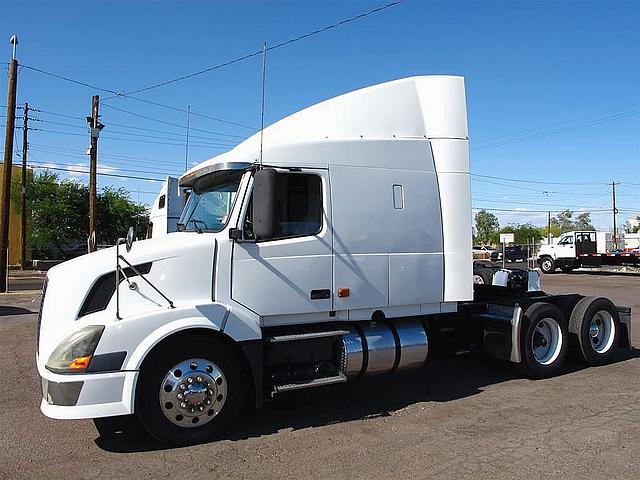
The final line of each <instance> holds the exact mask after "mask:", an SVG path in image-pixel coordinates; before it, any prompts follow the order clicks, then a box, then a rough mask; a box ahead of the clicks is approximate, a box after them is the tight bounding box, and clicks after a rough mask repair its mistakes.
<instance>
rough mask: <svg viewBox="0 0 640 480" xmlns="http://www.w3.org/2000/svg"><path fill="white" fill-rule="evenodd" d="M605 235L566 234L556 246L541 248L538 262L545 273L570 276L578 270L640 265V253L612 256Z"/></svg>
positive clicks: (602, 233) (613, 254)
mask: <svg viewBox="0 0 640 480" xmlns="http://www.w3.org/2000/svg"><path fill="white" fill-rule="evenodd" d="M608 243H609V242H608V241H607V237H606V234H605V232H595V231H588V230H586V231H575V232H566V233H563V234H562V235H561V236H560V238H559V239H558V242H557V243H556V244H554V245H542V247H540V251H539V252H538V257H537V263H538V265H539V266H540V270H542V273H554V272H555V271H556V269H558V268H559V269H560V270H562V271H563V272H564V273H569V272H571V271H572V270H573V269H575V268H582V267H592V268H595V267H602V266H630V267H637V266H639V265H640V253H623V252H619V253H610V252H608V251H607V250H608V249H607V245H608Z"/></svg>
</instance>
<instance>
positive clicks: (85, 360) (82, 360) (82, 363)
mask: <svg viewBox="0 0 640 480" xmlns="http://www.w3.org/2000/svg"><path fill="white" fill-rule="evenodd" d="M90 361H91V355H89V356H88V357H78V358H74V359H73V361H72V362H71V363H70V364H69V368H70V369H72V370H84V369H86V368H87V367H88V366H89V362H90Z"/></svg>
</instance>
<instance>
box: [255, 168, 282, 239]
mask: <svg viewBox="0 0 640 480" xmlns="http://www.w3.org/2000/svg"><path fill="white" fill-rule="evenodd" d="M277 179H278V172H276V171H275V170H274V169H272V168H266V169H262V170H258V171H257V172H256V173H255V175H254V176H253V211H252V214H253V233H254V235H255V237H256V240H268V239H271V238H273V236H274V234H275V229H276V184H277Z"/></svg>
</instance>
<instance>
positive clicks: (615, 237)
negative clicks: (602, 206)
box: [611, 181, 618, 249]
mask: <svg viewBox="0 0 640 480" xmlns="http://www.w3.org/2000/svg"><path fill="white" fill-rule="evenodd" d="M611 201H612V209H611V211H612V213H613V248H615V249H617V248H618V232H617V230H618V228H617V225H616V215H617V213H618V209H617V208H616V182H614V181H612V182H611Z"/></svg>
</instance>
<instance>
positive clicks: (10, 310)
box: [0, 306, 38, 317]
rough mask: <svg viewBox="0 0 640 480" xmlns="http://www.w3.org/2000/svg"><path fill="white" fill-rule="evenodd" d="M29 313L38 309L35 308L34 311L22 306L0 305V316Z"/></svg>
mask: <svg viewBox="0 0 640 480" xmlns="http://www.w3.org/2000/svg"><path fill="white" fill-rule="evenodd" d="M30 313H38V311H37V310H36V311H35V312H34V311H32V310H29V309H27V308H22V307H13V306H8V307H5V306H0V317H5V316H6V317H8V316H10V315H27V314H30Z"/></svg>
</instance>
